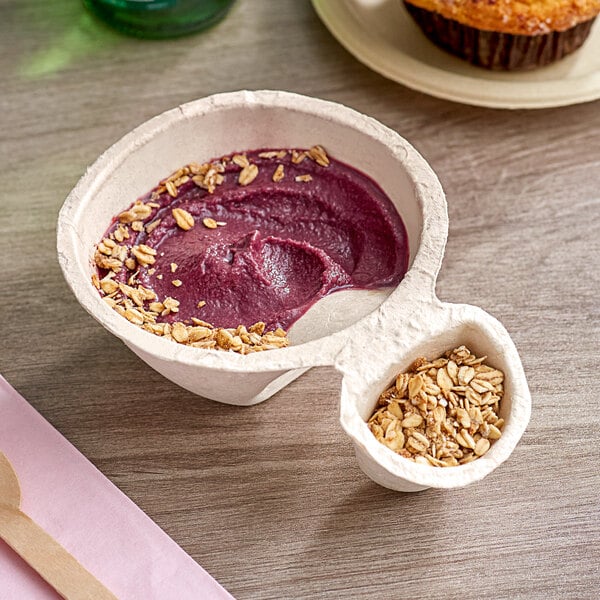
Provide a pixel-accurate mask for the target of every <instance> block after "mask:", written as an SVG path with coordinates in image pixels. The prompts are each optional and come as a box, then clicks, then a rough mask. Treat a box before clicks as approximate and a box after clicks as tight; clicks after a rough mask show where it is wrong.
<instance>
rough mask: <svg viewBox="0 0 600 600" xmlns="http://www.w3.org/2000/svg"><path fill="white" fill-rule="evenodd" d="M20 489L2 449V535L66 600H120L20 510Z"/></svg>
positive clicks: (0, 496)
mask: <svg viewBox="0 0 600 600" xmlns="http://www.w3.org/2000/svg"><path fill="white" fill-rule="evenodd" d="M20 504H21V488H20V486H19V480H18V479H17V475H16V473H15V471H14V469H13V468H12V465H11V464H10V462H9V460H8V459H7V458H6V456H4V454H2V452H0V538H2V539H3V540H4V541H5V542H6V543H7V544H8V545H9V546H10V547H11V548H12V549H13V550H14V551H15V552H16V553H17V554H19V555H20V556H21V558H22V559H23V560H24V561H25V562H27V563H28V564H29V565H30V566H31V567H33V569H35V570H36V571H37V572H38V573H39V574H40V575H41V576H42V577H43V578H44V579H45V580H46V581H47V582H48V583H49V584H50V585H51V586H52V587H53V588H54V589H55V590H56V591H57V592H58V594H59V595H60V596H62V597H63V598H65V599H66V600H117V597H116V596H115V595H114V594H112V593H111V592H110V591H109V590H107V589H106V588H105V587H104V586H103V585H102V584H101V583H100V582H99V581H98V580H97V579H96V578H95V577H94V576H93V575H92V574H91V573H90V572H89V571H87V570H86V569H85V568H84V567H83V566H82V565H81V564H80V563H79V562H78V561H77V559H76V558H75V557H74V556H73V555H72V554H70V553H69V552H67V550H65V549H64V548H63V547H62V546H61V545H60V544H59V543H58V542H57V541H56V540H55V539H54V538H53V537H51V536H50V535H49V534H48V533H46V532H45V531H44V530H43V529H42V528H41V527H40V526H39V525H37V524H36V523H34V522H33V521H32V520H31V519H30V518H29V517H28V516H27V515H26V514H25V513H23V512H21V510H20V508H19V506H20Z"/></svg>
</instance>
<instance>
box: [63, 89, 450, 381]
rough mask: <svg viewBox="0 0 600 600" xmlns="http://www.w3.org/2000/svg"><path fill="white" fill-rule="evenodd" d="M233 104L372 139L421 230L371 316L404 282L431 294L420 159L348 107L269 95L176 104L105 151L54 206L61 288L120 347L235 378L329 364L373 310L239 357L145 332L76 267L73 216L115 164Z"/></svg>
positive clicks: (425, 186)
mask: <svg viewBox="0 0 600 600" xmlns="http://www.w3.org/2000/svg"><path fill="white" fill-rule="evenodd" d="M240 107H264V108H266V109H268V108H283V109H288V110H291V111H294V112H297V113H300V114H308V115H311V116H316V117H319V118H321V119H323V120H326V121H330V122H334V123H336V124H338V125H340V126H342V127H348V128H351V129H354V130H357V131H360V132H361V133H362V134H363V135H365V136H368V137H371V138H372V139H373V140H375V141H376V142H379V143H383V144H385V145H386V146H387V147H388V148H389V149H390V151H391V152H392V153H393V155H394V158H395V159H396V160H397V161H398V162H399V164H400V165H402V167H403V168H404V169H405V171H406V173H407V175H408V177H409V178H410V179H411V181H412V182H413V185H414V193H415V196H416V199H417V202H418V205H419V206H420V209H421V216H422V222H423V227H422V230H421V237H420V242H419V247H418V250H417V252H416V254H415V257H414V260H413V263H412V265H411V268H410V269H409V271H408V272H407V274H406V276H405V278H404V279H403V281H402V282H401V283H400V285H399V286H398V287H397V288H396V289H395V290H394V291H393V292H392V293H391V295H390V296H389V297H388V298H387V299H386V300H385V301H384V302H383V303H382V305H381V306H380V307H379V308H378V309H376V311H375V313H377V312H381V311H382V309H383V308H384V306H386V305H387V304H389V303H393V302H397V297H398V295H401V294H402V293H403V290H404V288H405V287H406V286H407V285H409V284H408V280H409V279H410V280H411V281H412V282H413V283H414V284H417V285H421V287H422V288H423V291H424V292H427V293H429V294H430V295H431V296H433V289H434V287H435V279H436V277H437V273H438V270H439V268H440V265H441V261H442V258H443V253H444V247H445V243H446V237H447V232H448V220H447V212H446V200H445V196H444V192H443V190H442V187H441V184H440V183H439V180H438V178H437V176H436V175H435V173H434V172H433V170H432V169H431V167H430V166H429V165H428V163H427V162H426V161H425V159H424V158H423V157H422V156H421V155H420V154H419V153H418V152H417V151H416V150H415V149H414V148H413V147H412V146H411V145H410V144H409V143H408V142H407V141H406V140H405V139H404V138H402V137H401V136H400V135H399V134H398V133H397V132H395V131H393V130H392V129H390V128H388V127H386V126H385V125H383V124H382V123H380V122H379V121H376V120H375V119H373V118H371V117H368V116H366V115H364V114H362V113H359V112H357V111H355V110H354V109H351V108H349V107H347V106H344V105H342V104H339V103H335V102H330V101H326V100H321V99H317V98H312V97H308V96H302V95H299V94H295V93H291V92H282V91H273V90H261V91H238V92H228V93H223V94H215V95H212V96H208V97H206V98H201V99H199V100H195V101H192V102H189V103H187V104H182V105H180V106H178V107H176V108H173V109H171V110H168V111H165V112H163V113H162V114H160V115H158V116H156V117H153V118H151V119H149V120H148V121H146V122H144V123H142V124H141V125H139V126H138V127H136V128H135V129H133V130H132V131H131V132H129V133H128V134H126V135H125V136H123V137H122V138H121V139H120V140H119V141H117V142H116V143H115V144H113V145H112V146H111V147H110V148H108V149H107V150H106V151H105V152H104V153H103V154H102V155H100V157H99V158H98V159H97V160H96V161H95V162H94V163H93V164H92V165H91V166H90V167H89V168H88V169H87V171H86V173H85V174H84V175H83V177H82V178H81V179H80V180H79V182H78V183H77V185H76V186H75V188H73V190H72V191H71V193H70V194H69V195H68V197H67V199H66V200H65V203H64V204H63V207H62V208H61V211H60V214H59V217H58V225H57V250H58V259H59V264H60V266H61V268H62V271H63V275H64V277H65V279H66V281H67V284H68V285H69V286H70V288H71V290H72V291H73V293H74V294H75V297H76V298H77V300H78V301H79V303H80V304H81V305H82V306H83V308H84V309H85V310H86V311H87V312H88V313H90V315H92V316H93V317H94V318H95V319H96V320H97V321H99V322H100V323H101V324H102V325H103V326H104V327H106V328H107V329H108V330H109V331H110V332H111V333H113V334H114V335H115V336H117V337H118V338H120V339H121V340H122V341H124V342H125V343H126V344H127V345H130V344H131V345H133V346H135V347H138V348H141V349H143V350H144V352H145V353H147V354H150V355H153V356H155V357H157V358H160V359H162V360H166V361H172V362H177V363H182V364H186V365H202V366H203V367H207V368H214V369H219V370H224V371H231V372H242V373H243V372H246V373H250V372H266V371H278V370H285V369H293V368H301V367H310V366H317V365H324V364H333V363H334V362H335V356H336V355H337V354H338V353H339V351H340V350H341V348H342V347H343V344H344V341H345V340H346V339H348V338H349V336H351V335H353V334H354V333H355V332H356V331H357V330H360V329H362V327H363V326H364V324H365V321H367V320H368V319H369V318H370V317H372V316H373V313H371V314H369V315H366V316H365V317H363V318H362V319H360V320H359V321H358V322H357V323H356V324H354V325H352V326H350V327H347V328H345V329H343V330H342V331H339V332H337V333H334V334H332V335H329V336H326V337H323V338H319V339H316V340H311V341H309V342H305V343H303V344H298V345H296V346H294V345H292V346H290V347H288V348H283V349H276V350H269V351H268V352H260V353H253V354H250V355H240V354H237V353H233V352H222V351H216V350H204V349H200V348H192V347H188V346H184V345H181V344H176V343H174V342H172V341H170V340H165V339H162V338H160V337H158V336H155V335H153V334H151V333H149V332H146V331H144V330H143V329H141V328H139V327H137V326H135V325H133V324H131V323H129V322H128V321H127V320H126V319H124V318H123V317H122V316H120V315H119V314H118V313H116V312H115V311H114V310H112V309H111V308H109V307H108V306H107V305H106V303H104V302H103V301H102V300H101V298H100V296H99V294H98V293H97V290H96V289H95V288H94V287H93V286H92V284H91V282H90V280H89V275H88V274H87V273H85V272H84V271H83V269H81V268H80V265H79V262H78V260H77V256H78V254H79V250H78V248H79V246H80V243H81V242H80V239H79V236H78V233H77V227H76V225H77V223H78V222H79V220H80V219H83V218H85V216H84V212H85V208H86V207H87V205H88V204H89V203H91V202H93V198H94V192H95V190H96V189H98V188H99V187H100V186H101V185H102V184H103V183H104V182H105V181H106V180H107V179H108V178H109V177H110V176H111V174H112V172H113V171H114V169H115V168H116V167H118V166H119V165H121V164H122V163H123V162H124V161H125V160H126V158H127V157H128V156H129V155H130V154H131V153H132V152H135V151H136V150H137V149H138V148H140V147H142V146H144V145H145V144H147V143H148V142H149V141H151V140H152V139H153V138H154V137H155V136H157V135H159V134H161V133H163V132H164V131H166V130H168V129H169V127H171V126H172V125H174V124H177V123H180V122H182V121H185V120H187V119H193V118H199V117H202V115H204V114H207V113H209V112H212V111H215V110H217V111H218V110H228V109H234V108H240ZM355 166H358V165H355ZM359 168H360V167H359ZM157 179H158V176H157ZM326 342H329V343H330V347H329V349H328V350H327V351H325V353H324V354H323V352H324V351H323V346H324V345H326ZM319 354H321V356H319Z"/></svg>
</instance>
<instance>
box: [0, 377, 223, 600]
mask: <svg viewBox="0 0 600 600" xmlns="http://www.w3.org/2000/svg"><path fill="white" fill-rule="evenodd" d="M0 451H1V452H4V454H5V455H6V456H7V457H8V459H9V460H10V462H11V463H12V465H13V467H14V469H15V471H16V473H17V476H18V478H19V482H20V484H21V496H22V500H21V508H22V510H23V511H24V512H25V513H27V514H28V515H29V516H31V517H32V518H33V519H34V520H35V521H37V523H38V524H39V525H41V526H42V527H43V528H44V529H45V530H46V531H48V533H50V534H51V535H52V536H54V538H56V539H57V540H58V541H59V542H60V543H61V544H62V545H63V546H64V547H65V548H66V549H67V550H69V552H71V553H72V554H73V555H74V556H75V557H76V558H77V559H78V560H79V562H80V563H81V564H82V565H83V566H84V567H85V568H86V569H87V570H88V571H90V572H91V573H92V574H93V575H94V576H96V577H97V578H98V579H99V580H100V581H101V582H102V583H103V584H104V585H105V586H106V587H107V588H108V589H109V590H111V591H112V592H113V594H115V595H116V596H117V597H118V598H119V599H120V600H138V599H139V600H153V599H156V600H199V599H203V600H225V599H227V600H232V598H233V596H231V595H230V594H229V593H228V592H226V591H225V590H224V589H223V588H222V587H221V586H220V585H219V584H218V583H217V582H216V581H215V580H214V579H213V578H212V577H211V576H210V575H209V574H208V573H207V572H206V571H205V570H204V569H202V567H201V566H200V565H198V563H196V562H194V561H193V560H192V558H191V557H190V556H189V555H188V554H186V553H185V552H184V551H183V550H182V549H181V548H180V547H179V546H178V545H177V544H176V543H175V542H174V541H173V540H172V539H171V538H170V537H169V536H167V534H166V533H165V532H164V531H162V529H160V528H159V527H158V526H157V525H156V524H155V523H154V522H153V521H152V520H151V519H150V518H149V517H148V516H146V515H145V514H144V513H143V512H142V511H141V510H140V509H139V508H138V507H137V506H136V505H135V504H134V503H133V502H132V501H131V500H129V498H127V496H125V495H124V494H123V493H122V492H121V491H120V490H119V489H118V488H116V487H115V486H114V485H113V484H112V483H111V482H110V481H109V480H108V479H106V477H104V475H102V473H100V471H98V469H96V467H94V465H92V463H90V462H89V461H88V460H87V459H86V458H85V457H84V456H83V455H82V454H81V453H80V452H79V451H77V450H76V449H75V448H74V447H73V446H72V445H71V444H70V443H69V442H68V441H67V440H66V439H65V438H64V437H63V436H62V435H61V434H60V433H58V431H56V429H54V428H53V427H52V425H50V424H49V423H48V422H47V421H46V420H45V419H44V418H43V417H42V416H41V415H40V414H39V413H37V412H36V411H35V410H34V408H33V407H32V406H31V405H30V404H29V403H28V402H27V401H26V400H25V399H24V398H23V397H22V396H20V395H19V394H18V393H17V392H16V391H15V390H14V389H13V388H11V387H10V385H8V383H7V382H6V380H5V379H3V378H2V377H1V376H0ZM0 598H1V599H2V600H25V599H27V600H46V599H47V600H57V598H59V596H58V595H57V594H56V592H54V591H53V590H52V588H50V586H49V585H47V584H46V583H45V582H44V581H43V580H42V579H41V578H40V577H39V576H38V575H37V573H35V571H33V570H32V569H30V568H29V567H28V566H27V565H26V564H25V563H24V562H23V561H22V560H21V558H20V557H19V556H17V555H16V554H15V553H14V552H13V551H12V550H11V549H10V548H9V547H8V546H7V545H6V544H5V543H4V542H3V541H1V540H0Z"/></svg>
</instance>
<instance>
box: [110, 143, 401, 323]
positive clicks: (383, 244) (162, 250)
mask: <svg viewBox="0 0 600 600" xmlns="http://www.w3.org/2000/svg"><path fill="white" fill-rule="evenodd" d="M264 152H265V151H264V150H255V151H250V152H245V153H244V154H245V155H246V156H247V157H248V159H249V161H250V162H251V163H254V164H256V165H257V166H258V171H259V172H258V176H257V177H256V179H254V181H252V183H250V184H249V185H247V186H241V185H240V184H239V183H238V177H239V173H240V171H241V168H240V167H239V166H238V165H236V164H235V163H233V162H231V161H227V162H226V167H225V172H224V173H223V175H224V181H223V183H222V184H221V185H218V186H217V187H216V189H215V190H214V192H213V193H212V194H210V193H208V191H206V190H205V189H202V188H200V187H198V186H196V185H195V183H193V182H192V181H189V182H187V183H184V184H183V185H181V186H180V187H179V188H178V191H177V197H176V198H172V197H171V196H170V195H169V194H168V193H166V192H165V193H163V194H161V195H160V196H159V197H158V198H155V199H153V200H152V202H156V203H157V204H159V205H160V207H158V208H156V207H155V208H153V210H152V214H151V215H150V216H149V217H148V218H146V219H144V224H145V225H147V224H149V223H151V222H154V221H156V219H161V221H160V224H159V225H158V226H157V227H156V228H155V229H153V230H152V231H151V232H150V233H146V231H142V232H135V231H130V238H129V239H128V240H125V242H124V244H126V245H127V246H129V247H131V246H133V245H136V244H146V245H148V246H150V247H151V248H154V249H155V250H156V251H157V255H156V262H155V264H153V265H152V268H153V270H152V269H150V270H149V269H148V268H141V269H140V270H139V274H138V276H137V280H138V282H139V283H140V284H141V285H143V286H144V287H146V288H150V289H152V290H154V291H155V292H156V294H157V296H158V300H160V301H163V300H164V299H165V298H166V297H169V296H170V297H172V298H175V299H176V300H178V301H179V303H180V305H179V312H178V313H177V314H170V315H167V316H165V317H160V316H159V317H158V319H157V321H158V322H161V321H167V322H173V321H175V320H177V321H183V322H186V323H189V322H190V319H191V317H197V318H199V319H202V320H204V321H207V322H209V323H211V324H213V325H215V326H218V327H237V326H238V325H240V324H243V325H246V326H249V325H252V324H253V323H256V322H257V321H263V322H265V323H266V325H267V328H268V329H273V328H276V327H282V328H283V329H286V330H287V329H288V328H289V327H290V326H291V325H292V324H293V323H294V322H295V321H296V320H297V319H298V318H299V317H301V316H302V315H303V314H304V313H305V312H306V311H307V310H308V309H309V308H310V306H312V305H313V304H314V303H315V302H316V301H318V300H319V299H320V298H323V297H324V296H326V295H328V294H330V293H332V292H335V291H337V290H340V289H349V288H362V289H373V288H383V287H389V286H396V285H397V284H398V283H399V282H400V281H401V280H402V278H403V277H404V274H405V273H406V270H407V267H408V240H407V235H406V229H405V227H404V224H403V222H402V219H401V218H400V216H399V215H398V213H397V211H396V209H395V208H394V206H393V204H392V202H391V201H390V199H389V198H388V197H387V196H386V194H385V193H384V192H383V190H382V189H381V188H380V187H379V186H378V185H377V184H376V183H375V182H374V181H373V180H372V179H370V178H369V177H368V176H367V175H365V174H364V173H361V172H360V171H358V170H356V169H354V168H352V167H350V166H348V165H346V164H344V163H341V162H339V161H336V160H334V159H331V158H330V159H329V160H330V164H329V166H327V167H325V166H321V165H319V164H317V163H316V162H314V161H313V160H311V159H309V158H305V159H304V160H303V161H302V162H301V163H299V164H294V163H293V162H292V160H291V155H290V154H289V153H288V154H287V155H286V156H285V157H284V158H276V157H272V158H261V157H260V156H259V153H264ZM279 164H282V165H284V178H283V179H282V180H281V181H278V182H274V181H273V180H272V176H273V173H274V171H275V169H276V167H277V165H279ZM300 175H310V176H311V177H312V180H310V181H296V180H295V177H296V176H300ZM155 195H156V194H155ZM142 201H143V202H149V201H151V194H148V195H147V196H145V197H144V198H142ZM174 208H181V209H184V210H186V211H187V212H188V213H190V214H191V215H192V216H193V217H194V221H195V224H194V226H193V227H192V228H191V229H190V230H188V231H184V230H183V229H181V228H179V227H178V226H177V224H176V222H175V219H174V217H173V215H172V209H174ZM206 217H209V218H212V219H214V220H215V221H218V222H220V223H224V225H222V226H219V227H217V228H216V229H209V228H208V227H206V226H204V225H203V219H204V218H206ZM117 226H118V221H115V223H114V224H113V226H112V227H111V228H110V229H109V230H108V231H107V233H106V234H105V235H106V236H108V235H109V234H110V233H111V232H113V231H114V230H115V229H116V228H117ZM172 263H174V264H175V265H176V269H175V271H174V272H173V271H172V267H171V264H172ZM130 275H131V272H128V271H127V270H126V269H123V270H122V271H121V273H119V274H117V276H116V279H117V280H119V281H123V282H125V281H127V279H128V277H129V276H130ZM175 280H179V281H181V282H182V283H181V285H180V286H179V287H176V286H175V285H174V284H173V283H172V282H173V281H175ZM200 301H204V302H205V303H206V304H205V305H203V306H202V307H201V308H199V307H198V303H199V302H200Z"/></svg>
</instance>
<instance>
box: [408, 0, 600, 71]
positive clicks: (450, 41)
mask: <svg viewBox="0 0 600 600" xmlns="http://www.w3.org/2000/svg"><path fill="white" fill-rule="evenodd" d="M404 4H405V6H406V8H407V10H408V12H409V13H410V14H411V16H412V17H413V19H414V20H415V21H416V22H417V24H418V25H419V26H420V27H421V29H422V30H423V32H424V33H425V35H426V36H427V37H428V38H429V39H430V40H431V41H432V42H433V43H435V44H436V45H437V46H439V47H440V48H443V49H444V50H447V51H448V52H450V53H452V54H454V55H456V56H458V57H460V58H463V59H464V60H467V61H469V62H470V63H472V64H474V65H477V66H480V67H484V68H487V69H494V70H501V71H502V70H503V71H518V70H529V69H535V68H537V67H542V66H544V65H549V64H551V63H553V62H556V61H558V60H560V59H561V58H563V57H564V56H567V55H568V54H571V53H572V52H574V51H575V50H577V49H578V48H579V47H580V46H581V45H582V44H583V43H584V42H585V40H586V38H587V37H588V35H589V33H590V30H591V28H592V24H593V22H594V19H595V18H596V16H597V15H598V13H599V12H600V0H404Z"/></svg>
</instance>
